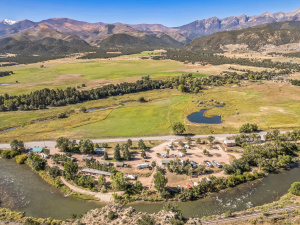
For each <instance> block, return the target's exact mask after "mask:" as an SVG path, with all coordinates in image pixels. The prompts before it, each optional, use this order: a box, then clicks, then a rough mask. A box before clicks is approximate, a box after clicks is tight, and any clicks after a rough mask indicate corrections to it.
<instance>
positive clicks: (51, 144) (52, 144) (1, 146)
mask: <svg viewBox="0 0 300 225" xmlns="http://www.w3.org/2000/svg"><path fill="white" fill-rule="evenodd" d="M266 133H267V132H258V133H257V134H258V135H261V136H262V138H263V137H264V135H266ZM280 133H285V131H282V132H280ZM233 135H237V134H209V135H192V136H191V137H192V138H207V137H209V136H214V137H215V138H216V139H218V140H224V139H226V138H227V137H231V136H233ZM183 138H184V136H178V135H177V136H175V135H173V136H172V135H170V136H157V137H128V138H114V139H93V140H92V142H93V143H110V142H125V141H127V140H128V139H131V140H132V141H139V140H140V139H143V140H144V141H175V140H179V139H183ZM77 142H79V140H77ZM55 145H56V141H36V142H27V143H25V147H26V148H32V147H36V146H39V147H48V148H55ZM0 149H10V145H9V144H0Z"/></svg>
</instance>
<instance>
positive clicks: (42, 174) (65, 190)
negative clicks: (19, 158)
mask: <svg viewBox="0 0 300 225" xmlns="http://www.w3.org/2000/svg"><path fill="white" fill-rule="evenodd" d="M26 164H27V165H28V166H29V167H30V168H31V169H32V170H33V171H35V170H34V169H33V167H32V162H31V160H30V159H29V158H28V159H27V160H26ZM35 172H37V173H38V174H39V176H40V177H41V178H43V179H44V180H45V181H46V182H47V183H48V184H50V185H52V186H54V187H56V188H58V189H59V190H61V191H62V192H63V193H65V194H67V195H68V196H71V197H74V198H78V199H82V200H94V201H98V199H97V198H94V197H93V196H89V195H85V194H81V193H77V192H74V191H72V190H71V189H70V188H68V187H67V186H66V185H64V184H62V183H61V182H59V183H58V182H57V181H56V180H55V179H54V178H52V177H51V176H50V175H49V174H48V173H47V172H46V171H45V170H41V171H35ZM56 179H59V181H60V178H59V177H57V178H56Z"/></svg>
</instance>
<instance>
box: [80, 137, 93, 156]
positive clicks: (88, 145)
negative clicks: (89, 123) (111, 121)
mask: <svg viewBox="0 0 300 225" xmlns="http://www.w3.org/2000/svg"><path fill="white" fill-rule="evenodd" d="M78 147H79V150H80V152H81V153H83V154H91V153H93V152H94V143H93V142H92V141H91V140H80V142H79V145H78Z"/></svg>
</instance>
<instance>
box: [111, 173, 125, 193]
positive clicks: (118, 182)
mask: <svg viewBox="0 0 300 225" xmlns="http://www.w3.org/2000/svg"><path fill="white" fill-rule="evenodd" d="M110 179H111V186H112V188H113V189H114V190H117V191H123V190H125V189H126V187H127V182H126V179H125V178H124V174H123V173H121V172H117V173H116V174H112V175H111V176H110Z"/></svg>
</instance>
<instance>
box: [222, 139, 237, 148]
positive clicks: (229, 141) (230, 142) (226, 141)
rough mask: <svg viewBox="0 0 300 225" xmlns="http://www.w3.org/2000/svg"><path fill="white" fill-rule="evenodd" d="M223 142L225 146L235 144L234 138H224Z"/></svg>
mask: <svg viewBox="0 0 300 225" xmlns="http://www.w3.org/2000/svg"><path fill="white" fill-rule="evenodd" d="M224 144H225V145H226V146H227V147H233V146H236V143H235V140H224Z"/></svg>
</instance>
